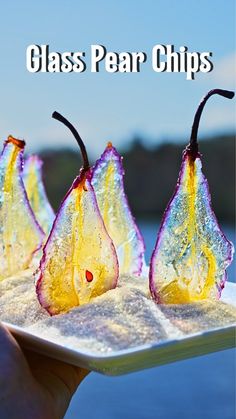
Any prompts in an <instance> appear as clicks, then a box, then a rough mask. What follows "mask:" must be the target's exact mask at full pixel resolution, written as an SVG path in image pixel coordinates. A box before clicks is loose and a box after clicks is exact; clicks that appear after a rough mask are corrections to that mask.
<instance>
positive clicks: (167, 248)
mask: <svg viewBox="0 0 236 419" xmlns="http://www.w3.org/2000/svg"><path fill="white" fill-rule="evenodd" d="M213 94H219V95H221V96H224V97H226V98H229V99H231V98H232V97H233V96H234V93H233V92H228V91H225V90H221V89H215V90H212V91H210V92H209V93H208V94H207V95H206V97H205V98H204V99H203V100H202V102H201V103H200V105H199V108H198V111H197V113H196V115H195V119H194V123H193V127H192V135H191V140H190V143H189V145H188V147H187V148H186V149H185V151H184V153H183V161H182V166H181V170H180V175H179V179H178V182H177V186H176V189H175V192H174V195H173V197H172V199H171V201H170V202H169V204H168V206H167V209H166V211H165V214H164V217H163V220H162V224H161V228H160V231H159V234H158V237H157V242H156V246H155V249H154V252H153V254H152V258H151V264H150V273H149V279H150V291H151V293H152V296H153V297H154V299H155V300H156V302H157V303H166V304H172V303H173V304H178V303H180V304H183V303H189V302H193V301H199V300H203V299H207V298H209V299H218V298H220V295H221V291H222V289H223V287H224V283H225V281H226V268H227V266H229V264H230V263H231V261H232V258H233V245H232V243H231V242H229V241H228V240H227V239H226V237H225V236H224V234H223V232H222V231H221V229H220V227H219V225H218V222H217V220H216V216H215V214H214V212H213V209H212V206H211V197H210V193H209V187H208V183H207V180H206V178H205V176H204V174H203V173H202V163H201V157H200V153H199V152H198V143H197V131H198V125H199V120H200V116H201V113H202V110H203V107H204V105H205V103H206V101H207V100H208V98H209V97H210V96H212V95H213Z"/></svg>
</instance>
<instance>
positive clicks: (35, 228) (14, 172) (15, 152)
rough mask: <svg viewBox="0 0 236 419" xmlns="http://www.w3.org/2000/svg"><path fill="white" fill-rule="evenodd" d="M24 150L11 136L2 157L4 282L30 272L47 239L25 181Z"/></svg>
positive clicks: (0, 224)
mask: <svg viewBox="0 0 236 419" xmlns="http://www.w3.org/2000/svg"><path fill="white" fill-rule="evenodd" d="M24 146H25V143H24V141H21V140H17V139H15V138H13V137H11V136H10V137H8V140H7V141H6V142H5V145H4V149H3V152H2V155H1V157H0V261H1V263H0V280H2V279H3V278H6V277H9V276H11V275H13V274H15V273H18V272H19V271H21V270H23V269H26V268H27V267H28V266H29V264H30V262H31V260H32V258H33V255H34V253H35V252H36V251H37V250H38V249H39V248H40V247H41V245H42V241H43V238H44V234H43V232H42V230H41V228H40V226H39V225H38V223H37V221H36V218H35V216H34V213H33V211H32V208H31V206H30V204H29V201H28V198H27V195H26V191H25V188H24V184H23V181H22V176H21V171H22V155H23V150H24Z"/></svg>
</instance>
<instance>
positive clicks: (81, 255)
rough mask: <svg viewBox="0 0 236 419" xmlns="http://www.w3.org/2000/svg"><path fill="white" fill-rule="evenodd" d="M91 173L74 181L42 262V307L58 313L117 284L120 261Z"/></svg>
mask: <svg viewBox="0 0 236 419" xmlns="http://www.w3.org/2000/svg"><path fill="white" fill-rule="evenodd" d="M90 177H91V175H90V172H89V171H87V172H85V173H83V172H82V174H81V175H80V176H79V177H78V178H77V179H76V180H75V181H74V183H73V185H72V187H71V189H70V190H69V192H68V193H67V195H66V197H65V199H64V201H63V202H62V204H61V207H60V209H59V212H58V214H57V216H56V220H55V222H54V225H53V228H52V230H51V233H50V235H49V238H48V241H47V243H46V245H45V247H44V254H43V257H42V259H41V262H40V276H39V279H38V281H37V294H38V298H39V301H40V303H41V305H42V306H43V307H44V308H46V310H47V311H48V312H49V313H50V314H51V315H54V314H59V313H63V312H66V311H68V310H69V309H70V308H72V307H74V306H77V305H80V304H84V303H87V302H89V301H90V299H91V298H93V297H95V296H97V295H100V294H103V293H104V292H106V291H107V290H109V289H111V288H114V287H115V286H116V284H117V279H118V261H117V256H116V252H115V248H114V245H113V242H112V240H111V239H110V237H109V236H108V233H107V231H106V229H105V226H104V223H103V220H102V218H101V215H100V212H99V209H98V206H97V201H96V197H95V194H94V190H93V188H92V186H91V182H90Z"/></svg>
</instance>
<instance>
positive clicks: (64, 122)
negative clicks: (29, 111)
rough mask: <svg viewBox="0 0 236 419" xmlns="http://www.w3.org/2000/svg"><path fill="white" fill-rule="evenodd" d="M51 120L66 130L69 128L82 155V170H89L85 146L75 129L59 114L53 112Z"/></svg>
mask: <svg viewBox="0 0 236 419" xmlns="http://www.w3.org/2000/svg"><path fill="white" fill-rule="evenodd" d="M52 118H54V119H56V120H57V121H60V122H62V123H63V124H64V125H65V126H66V127H67V128H69V130H70V131H71V132H72V134H73V135H74V137H75V139H76V141H77V143H78V145H79V148H80V151H81V154H82V158H83V170H84V171H85V172H86V171H87V170H89V168H90V165H89V160H88V154H87V151H86V148H85V145H84V143H83V140H82V138H81V137H80V135H79V133H78V131H77V130H76V129H75V127H74V126H73V125H72V124H71V123H70V122H69V121H68V120H67V119H66V118H65V117H64V116H62V115H61V114H60V113H59V112H56V111H55V112H53V114H52Z"/></svg>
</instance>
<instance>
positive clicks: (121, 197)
mask: <svg viewBox="0 0 236 419" xmlns="http://www.w3.org/2000/svg"><path fill="white" fill-rule="evenodd" d="M92 185H93V187H94V190H95V193H96V198H97V202H98V206H99V209H100V212H101V215H102V218H103V221H104V224H105V226H106V229H107V231H108V234H109V235H110V237H111V238H112V240H113V242H114V245H115V248H116V252H117V255H118V260H119V271H120V274H134V275H140V273H141V270H142V266H143V262H144V250H145V246H144V241H143V238H142V236H141V233H140V231H139V229H138V227H137V224H136V223H135V220H134V218H133V216H132V214H131V211H130V207H129V204H128V200H127V196H126V194H125V191H124V169H123V165H122V158H121V156H120V154H119V153H118V152H117V150H116V149H115V147H113V146H112V144H111V143H108V145H107V147H106V149H105V151H104V153H103V154H102V156H101V158H100V159H99V160H98V161H97V162H96V164H95V167H94V170H93V176H92Z"/></svg>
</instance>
